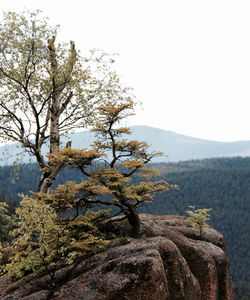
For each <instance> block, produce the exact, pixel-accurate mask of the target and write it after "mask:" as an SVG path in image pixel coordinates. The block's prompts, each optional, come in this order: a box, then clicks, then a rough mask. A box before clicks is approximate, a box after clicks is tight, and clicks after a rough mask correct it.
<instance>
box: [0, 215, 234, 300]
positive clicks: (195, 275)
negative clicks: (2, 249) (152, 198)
mask: <svg viewBox="0 0 250 300" xmlns="http://www.w3.org/2000/svg"><path fill="white" fill-rule="evenodd" d="M140 219H141V225H142V232H143V235H142V238H141V239H132V238H123V239H117V240H115V241H113V242H112V245H111V246H110V248H109V249H108V250H106V251H104V252H102V253H98V254H96V255H94V256H92V257H90V258H88V259H85V260H84V261H83V262H81V263H78V264H76V265H74V266H68V267H64V268H62V269H59V270H58V271H57V272H56V274H55V276H56V281H57V282H58V286H57V288H56V289H53V288H52V287H51V283H50V278H49V276H48V275H47V276H42V277H39V278H36V277H35V276H34V274H30V275H28V276H26V277H24V278H23V279H21V280H19V281H18V282H15V283H11V282H10V281H9V280H8V279H7V277H6V275H5V276H2V277H1V278H0V286H1V287H0V295H1V299H4V300H12V299H13V300H14V299H15V300H16V299H24V300H31V299H39V300H43V299H55V300H59V299H60V300H62V299H63V300H73V299H74V300H77V299H84V300H111V299H112V300H122V299H124V300H125V299H126V300H136V299H140V300H143V299H144V300H151V299H157V300H167V299H169V300H170V299H171V300H175V299H176V300H177V299H185V300H196V299H197V300H232V299H233V296H232V289H231V282H230V272H229V263H228V259H227V256H226V253H225V245H224V240H223V236H222V235H221V234H220V233H219V232H217V231H215V230H214V229H212V228H207V229H206V230H204V232H203V234H202V236H201V237H200V234H199V231H198V230H195V229H192V228H191V227H190V226H189V224H188V221H187V219H186V218H184V217H180V216H152V215H140ZM112 229H113V230H114V231H119V232H124V233H125V232H128V230H129V227H128V224H127V222H123V223H122V224H120V225H118V223H115V224H113V225H112V228H111V230H112Z"/></svg>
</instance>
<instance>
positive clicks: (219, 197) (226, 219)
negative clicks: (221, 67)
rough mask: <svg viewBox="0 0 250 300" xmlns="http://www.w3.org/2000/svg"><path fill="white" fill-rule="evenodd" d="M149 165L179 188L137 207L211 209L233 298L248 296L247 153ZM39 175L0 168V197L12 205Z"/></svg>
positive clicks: (67, 174)
mask: <svg viewBox="0 0 250 300" xmlns="http://www.w3.org/2000/svg"><path fill="white" fill-rule="evenodd" d="M154 167H155V168H157V169H158V170H159V171H160V172H161V177H162V178H163V179H165V180H167V181H168V182H169V183H172V184H178V185H179V187H180V189H179V190H172V191H168V192H167V193H162V194H160V195H158V196H157V199H155V200H154V201H153V202H152V203H148V204H146V205H144V206H143V207H142V208H141V212H145V213H152V214H158V215H162V214H180V215H186V213H185V210H187V209H188V206H189V205H195V206H196V207H197V208H212V212H211V221H210V222H209V223H210V225H212V226H213V227H214V228H215V229H217V230H219V231H221V232H222V233H223V235H224V237H225V242H226V246H227V252H228V256H229V259H230V263H231V271H232V280H233V285H234V291H235V295H236V299H249V297H250V282H249V278H250V269H249V261H250V252H249V248H250V236H249V228H250V211H249V203H250V158H241V157H236V158H219V159H207V160H195V161H185V162H179V163H159V164H154ZM40 176H41V174H40V171H39V168H38V167H37V166H36V165H34V164H28V165H23V166H21V168H20V170H17V169H16V170H14V168H13V167H9V166H5V167H1V168H0V193H1V196H2V199H9V201H10V202H11V203H12V206H14V202H13V201H11V199H12V200H16V199H17V198H18V196H17V195H18V193H24V194H26V193H28V192H29V191H30V190H33V191H34V190H36V189H37V185H38V182H39V179H40ZM80 179H81V175H80V174H79V173H77V172H76V170H69V169H64V170H63V171H62V173H61V175H60V176H59V177H58V179H57V181H56V184H59V183H62V182H64V181H65V180H76V181H80ZM134 180H135V181H137V180H140V179H139V178H134ZM244 295H245V296H244Z"/></svg>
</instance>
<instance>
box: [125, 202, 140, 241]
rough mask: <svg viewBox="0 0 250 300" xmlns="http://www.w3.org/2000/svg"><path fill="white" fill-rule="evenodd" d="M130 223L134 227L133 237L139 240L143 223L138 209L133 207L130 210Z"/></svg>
mask: <svg viewBox="0 0 250 300" xmlns="http://www.w3.org/2000/svg"><path fill="white" fill-rule="evenodd" d="M128 222H129V224H130V225H131V227H132V236H133V237H134V238H139V237H140V235H141V223H140V218H139V215H138V213H137V211H136V209H135V208H134V207H133V206H132V205H131V207H130V208H129V215H128Z"/></svg>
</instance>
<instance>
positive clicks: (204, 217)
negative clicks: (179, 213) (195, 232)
mask: <svg viewBox="0 0 250 300" xmlns="http://www.w3.org/2000/svg"><path fill="white" fill-rule="evenodd" d="M189 208H190V209H191V210H186V213H187V214H188V215H189V220H190V221H191V223H192V226H193V227H194V228H197V229H199V231H200V237H201V235H202V230H203V228H206V227H208V224H207V221H208V220H209V219H210V214H209V213H208V212H209V211H211V210H212V209H211V208H199V209H195V206H194V205H193V206H192V205H189Z"/></svg>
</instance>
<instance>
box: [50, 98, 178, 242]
mask: <svg viewBox="0 0 250 300" xmlns="http://www.w3.org/2000/svg"><path fill="white" fill-rule="evenodd" d="M133 108H134V103H133V102H132V101H127V103H125V102H123V103H117V102H113V101H110V102H108V103H107V104H106V105H100V106H99V107H98V111H99V114H98V118H96V119H94V120H93V124H94V126H93V128H92V131H94V132H95V133H96V135H97V137H98V138H99V139H98V140H97V141H96V142H95V143H94V145H93V147H94V149H93V150H92V152H90V153H89V152H86V150H75V149H70V148H65V149H62V150H60V151H59V152H57V153H52V154H50V155H49V161H50V162H51V164H57V163H62V164H63V165H71V166H74V167H77V168H78V169H79V170H80V171H81V172H82V173H83V174H84V175H85V176H86V180H84V181H83V182H82V188H79V189H78V194H77V196H76V195H75V196H74V197H72V196H71V197H70V199H71V202H74V203H75V205H79V206H81V207H85V208H87V207H88V206H93V205H96V204H98V205H106V206H111V207H116V208H117V209H118V211H116V213H115V214H116V215H118V214H121V213H122V214H123V215H124V218H127V219H128V221H129V224H130V225H131V227H132V234H133V236H134V237H138V236H140V219H139V216H138V212H137V209H138V208H139V207H140V205H141V204H142V203H144V202H147V201H152V199H153V196H154V195H155V194H156V193H158V192H162V191H166V190H169V189H171V188H177V186H175V185H171V184H169V183H168V182H166V181H164V180H160V181H150V178H151V176H152V175H159V174H158V172H157V171H156V170H155V169H150V168H147V164H148V163H149V162H150V161H151V160H152V159H153V158H154V157H157V156H159V155H162V153H160V152H153V153H150V152H148V148H149V145H148V144H147V143H145V142H139V141H137V140H127V139H125V138H122V137H123V135H129V134H131V132H130V130H129V128H127V127H118V125H119V123H120V122H122V121H124V118H127V117H128V116H130V115H131V114H132V113H133ZM93 153H94V155H96V154H98V155H99V158H98V157H97V155H96V157H93ZM91 155H92V156H91ZM86 157H89V158H91V157H92V158H93V159H91V165H92V168H89V169H88V168H87V166H88V165H89V164H86ZM132 176H143V177H144V178H145V180H146V181H141V182H140V183H139V184H137V185H130V181H131V177H132ZM86 187H87V188H86ZM74 189H75V188H74V187H72V188H71V190H74ZM96 191H99V195H98V193H97V192H96ZM102 195H105V196H106V197H105V198H104V197H100V196H102ZM60 199H62V197H61V198H60ZM106 199H107V200H106ZM67 203H69V202H68V201H65V202H64V201H61V202H60V203H58V204H56V205H57V208H59V207H61V208H62V207H66V205H67Z"/></svg>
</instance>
